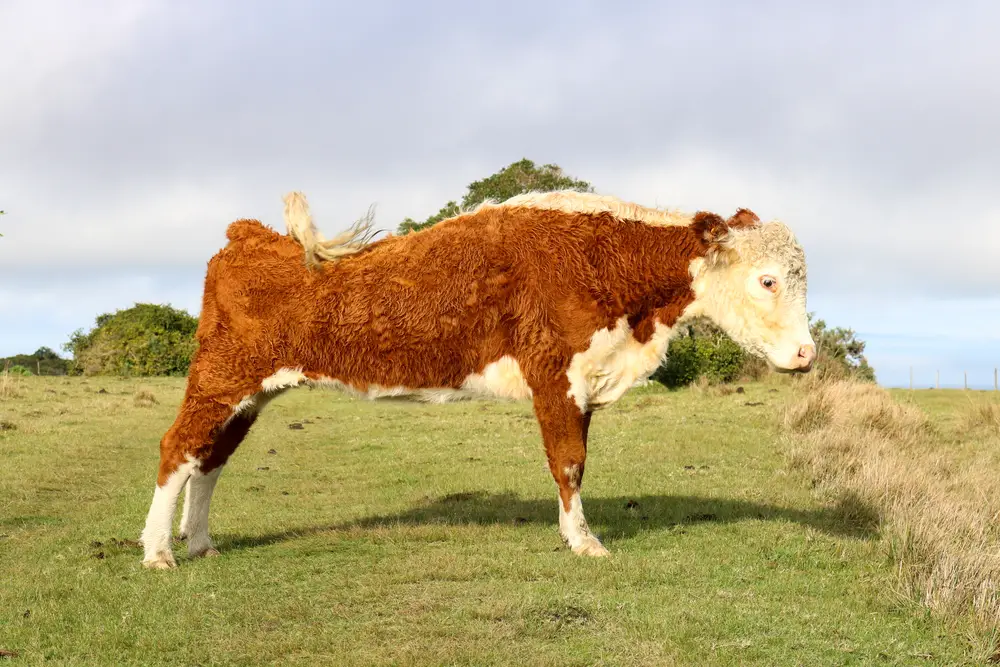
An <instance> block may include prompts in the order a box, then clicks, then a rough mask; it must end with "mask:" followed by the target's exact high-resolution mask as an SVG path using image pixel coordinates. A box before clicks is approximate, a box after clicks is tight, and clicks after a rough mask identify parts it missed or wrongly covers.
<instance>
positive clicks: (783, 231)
mask: <svg viewBox="0 0 1000 667" xmlns="http://www.w3.org/2000/svg"><path fill="white" fill-rule="evenodd" d="M697 262H700V264H697V265H696V266H692V271H693V273H694V281H693V288H694V291H695V295H696V301H695V304H696V306H697V308H696V309H694V310H695V311H696V312H697V313H698V314H701V315H705V316H707V317H708V318H709V319H711V320H713V321H714V322H715V323H716V324H718V325H719V326H720V327H722V329H723V330H724V331H725V332H726V333H727V334H729V336H730V337H731V338H732V339H733V340H734V341H736V342H737V343H739V344H740V345H741V346H743V347H744V348H745V349H746V350H747V351H748V352H751V353H753V354H757V355H759V356H762V357H764V358H765V359H767V361H768V362H769V363H770V364H771V365H772V366H773V367H774V368H775V369H777V370H780V371H800V372H804V371H808V370H809V369H810V368H811V367H812V363H813V361H814V360H815V358H816V345H815V343H814V342H813V339H812V336H811V335H810V333H809V321H808V317H807V315H806V274H805V256H804V254H803V252H802V249H801V248H800V247H799V245H798V243H796V242H795V239H794V237H793V236H792V235H791V232H789V231H788V229H787V228H786V227H784V225H778V224H777V223H770V224H768V225H763V226H758V227H755V228H753V229H750V230H741V231H739V232H734V234H733V238H732V239H731V240H729V241H727V242H726V243H725V246H724V250H723V251H722V252H720V253H719V255H718V256H717V257H715V258H713V259H711V260H696V263H697Z"/></svg>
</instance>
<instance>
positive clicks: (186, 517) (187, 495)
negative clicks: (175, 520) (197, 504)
mask: <svg viewBox="0 0 1000 667" xmlns="http://www.w3.org/2000/svg"><path fill="white" fill-rule="evenodd" d="M190 521H191V478H190V477H188V481H187V484H185V485H184V509H183V511H181V527H180V530H178V531H177V537H179V538H181V539H182V540H183V539H187V536H188V535H190V534H191V533H190V531H188V523H190Z"/></svg>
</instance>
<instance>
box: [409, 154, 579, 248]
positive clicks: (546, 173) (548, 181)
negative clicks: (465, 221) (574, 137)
mask: <svg viewBox="0 0 1000 667" xmlns="http://www.w3.org/2000/svg"><path fill="white" fill-rule="evenodd" d="M554 190H576V191H578V192H593V191H594V188H593V187H592V186H591V185H590V183H587V182H586V181H581V180H577V179H575V178H572V177H570V176H567V175H566V174H565V173H563V170H562V169H561V168H560V167H559V166H558V165H554V164H546V165H542V166H541V167H536V166H535V163H534V162H532V161H531V160H528V159H526V158H525V159H522V160H520V161H519V162H514V163H512V164H509V165H507V166H506V167H504V168H503V169H501V170H500V171H498V172H497V173H495V174H493V175H492V176H487V177H486V178H484V179H482V180H480V181H475V182H473V183H470V184H469V185H468V187H467V188H466V192H465V196H464V197H462V201H461V203H460V204H459V203H456V202H455V201H450V202H448V203H447V204H445V205H444V206H443V207H442V208H441V210H440V211H438V212H437V213H435V214H434V215H432V216H430V217H429V218H427V219H426V220H424V221H423V222H417V221H416V220H414V219H412V218H406V219H405V220H403V222H401V223H400V225H399V233H400V234H405V233H407V232H415V231H419V230H421V229H426V228H427V227H430V226H431V225H434V224H436V223H438V222H441V221H442V220H445V219H446V218H450V217H453V216H455V215H458V214H459V213H461V212H462V211H467V210H469V209H472V208H475V207H476V206H478V205H479V204H482V203H483V202H484V201H496V202H502V201H506V200H507V199H510V198H511V197H514V196H516V195H519V194H524V193H525V192H552V191H554Z"/></svg>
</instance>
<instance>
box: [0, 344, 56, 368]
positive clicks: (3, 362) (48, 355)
mask: <svg viewBox="0 0 1000 667" xmlns="http://www.w3.org/2000/svg"><path fill="white" fill-rule="evenodd" d="M7 366H11V367H16V366H23V367H24V368H27V369H28V370H30V371H31V372H32V373H37V374H38V375H66V373H67V372H69V362H68V361H67V360H66V359H62V358H61V357H60V356H59V355H58V354H56V353H55V352H54V351H53V350H52V349H50V348H47V347H40V348H38V349H37V350H35V352H34V354H15V355H14V356H13V357H5V358H3V359H0V369H3V368H5V367H7Z"/></svg>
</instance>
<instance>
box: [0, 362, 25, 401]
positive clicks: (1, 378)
mask: <svg viewBox="0 0 1000 667" xmlns="http://www.w3.org/2000/svg"><path fill="white" fill-rule="evenodd" d="M20 384H21V378H20V376H18V375H14V374H13V373H10V372H8V371H7V370H6V369H4V370H3V371H0V399H6V398H18V397H19V396H20V395H21V392H20V391H19V388H20Z"/></svg>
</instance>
